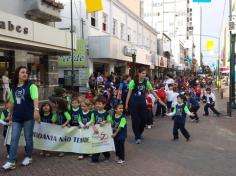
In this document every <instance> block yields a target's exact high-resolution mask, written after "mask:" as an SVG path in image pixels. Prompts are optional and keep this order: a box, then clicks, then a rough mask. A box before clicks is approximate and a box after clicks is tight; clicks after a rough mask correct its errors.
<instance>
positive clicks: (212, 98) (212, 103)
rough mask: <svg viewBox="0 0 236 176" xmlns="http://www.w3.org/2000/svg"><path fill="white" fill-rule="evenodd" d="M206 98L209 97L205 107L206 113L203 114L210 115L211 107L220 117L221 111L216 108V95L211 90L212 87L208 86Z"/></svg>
mask: <svg viewBox="0 0 236 176" xmlns="http://www.w3.org/2000/svg"><path fill="white" fill-rule="evenodd" d="M206 99H207V102H206V105H205V107H204V111H205V114H203V115H204V116H208V115H209V111H208V108H210V109H211V110H212V111H213V112H214V113H215V114H216V115H217V116H218V117H219V116H220V113H219V112H218V111H217V110H216V109H215V101H216V97H215V95H214V94H213V93H212V92H211V89H210V88H206Z"/></svg>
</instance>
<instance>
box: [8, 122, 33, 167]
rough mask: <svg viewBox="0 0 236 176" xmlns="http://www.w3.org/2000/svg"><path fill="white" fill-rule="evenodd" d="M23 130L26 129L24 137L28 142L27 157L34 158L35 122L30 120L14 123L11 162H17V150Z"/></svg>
mask: <svg viewBox="0 0 236 176" xmlns="http://www.w3.org/2000/svg"><path fill="white" fill-rule="evenodd" d="M22 128H23V129H24V136H25V142H26V147H25V152H26V157H30V158H31V157H32V151H33V129H34V120H28V121H25V122H22V123H19V122H12V132H11V147H10V153H9V162H15V161H16V156H17V149H18V144H19V139H20V135H21V131H22Z"/></svg>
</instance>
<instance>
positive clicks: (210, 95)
mask: <svg viewBox="0 0 236 176" xmlns="http://www.w3.org/2000/svg"><path fill="white" fill-rule="evenodd" d="M206 98H207V103H208V104H211V102H210V98H212V101H214V102H215V101H216V97H215V95H214V94H213V93H212V92H211V93H210V94H208V93H207V94H206Z"/></svg>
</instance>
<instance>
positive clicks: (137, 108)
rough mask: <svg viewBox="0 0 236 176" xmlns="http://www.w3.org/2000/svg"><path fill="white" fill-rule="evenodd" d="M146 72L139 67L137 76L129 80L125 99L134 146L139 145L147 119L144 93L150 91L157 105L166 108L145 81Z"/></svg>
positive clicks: (149, 84)
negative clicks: (133, 136)
mask: <svg viewBox="0 0 236 176" xmlns="http://www.w3.org/2000/svg"><path fill="white" fill-rule="evenodd" d="M145 77H146V70H145V68H143V67H141V68H139V70H138V75H136V77H135V78H134V80H131V81H130V83H129V91H128V95H127V99H126V105H125V108H126V109H128V105H129V106H130V107H129V110H130V113H131V119H132V129H133V132H134V135H135V141H136V144H140V143H141V136H142V133H143V131H144V127H145V124H146V118H147V106H146V99H145V93H146V91H150V92H151V93H152V94H153V95H154V96H155V98H156V99H157V100H158V101H159V103H161V104H163V105H164V106H166V105H165V104H164V103H163V102H162V101H161V100H160V99H159V97H158V96H157V94H156V93H155V92H154V91H153V88H152V85H151V83H150V82H149V81H147V80H146V79H145Z"/></svg>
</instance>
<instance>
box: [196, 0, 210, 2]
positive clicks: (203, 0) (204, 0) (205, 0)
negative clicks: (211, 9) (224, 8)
mask: <svg viewBox="0 0 236 176" xmlns="http://www.w3.org/2000/svg"><path fill="white" fill-rule="evenodd" d="M193 2H211V0H193Z"/></svg>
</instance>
